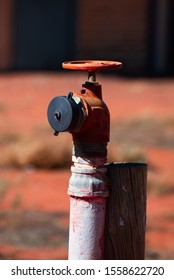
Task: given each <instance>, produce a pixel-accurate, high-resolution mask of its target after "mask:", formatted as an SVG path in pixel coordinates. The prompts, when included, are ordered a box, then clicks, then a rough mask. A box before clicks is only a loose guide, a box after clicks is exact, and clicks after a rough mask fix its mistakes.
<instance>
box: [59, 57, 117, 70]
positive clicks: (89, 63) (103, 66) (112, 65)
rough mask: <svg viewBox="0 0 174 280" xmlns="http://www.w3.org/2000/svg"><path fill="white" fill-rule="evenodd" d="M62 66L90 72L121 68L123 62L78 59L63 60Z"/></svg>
mask: <svg viewBox="0 0 174 280" xmlns="http://www.w3.org/2000/svg"><path fill="white" fill-rule="evenodd" d="M62 67H63V68H65V69H71V70H86V71H89V72H95V71H100V70H116V69H120V68H121V67H122V63H121V62H119V61H109V60H77V61H66V62H63V63H62Z"/></svg>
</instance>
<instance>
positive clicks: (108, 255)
mask: <svg viewBox="0 0 174 280" xmlns="http://www.w3.org/2000/svg"><path fill="white" fill-rule="evenodd" d="M108 178H109V184H110V195H109V198H108V199H107V206H106V221H105V252H104V259H107V260H120V259H122V260H128V259H130V260H136V259H137V260H140V259H144V254H145V229H146V186H147V164H145V163H111V164H109V165H108Z"/></svg>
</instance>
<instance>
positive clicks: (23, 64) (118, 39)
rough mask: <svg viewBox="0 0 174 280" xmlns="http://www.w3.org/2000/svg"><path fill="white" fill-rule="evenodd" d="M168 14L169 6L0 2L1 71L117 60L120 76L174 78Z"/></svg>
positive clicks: (145, 1) (150, 0) (157, 1)
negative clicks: (93, 60)
mask: <svg viewBox="0 0 174 280" xmlns="http://www.w3.org/2000/svg"><path fill="white" fill-rule="evenodd" d="M173 13H174V3H173V1H172V0H165V1H164V0H142V1H138V0H133V1H131V2H130V1H128V0H123V1H110V2H109V3H108V1H107V0H101V1H92V0H89V1H87V0H82V1H78V0H70V1H68V0H57V1H56V0H37V1H34V0H6V1H5V0H1V1H0V69H1V70H43V69H44V70H57V69H60V68H61V66H60V65H61V62H62V61H64V60H72V59H88V58H95V59H106V58H107V59H109V60H113V59H115V58H116V57H118V58H119V59H120V60H121V61H123V62H124V65H125V67H124V69H123V71H122V74H123V73H124V74H129V75H135V74H136V75H148V76H149V75H173V74H174V69H173V68H174V67H173V64H174V55H173V49H174V39H173V25H174V24H173V21H174V19H173V18H174V15H173Z"/></svg>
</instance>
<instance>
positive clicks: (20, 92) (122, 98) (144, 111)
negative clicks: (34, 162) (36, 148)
mask: <svg viewBox="0 0 174 280" xmlns="http://www.w3.org/2000/svg"><path fill="white" fill-rule="evenodd" d="M85 80H86V76H85V74H81V73H75V74H74V73H73V74H71V73H69V72H66V71H65V73H62V72H60V73H14V74H1V75H0V116H1V118H0V129H1V132H3V133H4V132H5V133H7V132H10V133H13V132H14V133H17V132H18V133H21V135H25V136H30V135H31V134H33V133H35V131H36V130H37V129H45V128H46V127H47V126H48V122H47V115H46V111H47V106H48V103H49V102H50V100H51V99H52V98H53V97H55V96H56V95H65V94H67V93H68V92H69V91H78V90H79V89H80V87H81V84H82V83H83V82H84V81H85ZM98 81H99V82H100V83H101V84H102V86H103V99H104V100H105V102H106V104H107V105H108V107H109V110H110V114H111V122H114V121H123V120H130V119H135V118H143V117H146V116H150V117H151V118H153V117H154V118H155V119H158V120H164V119H166V118H168V119H170V120H172V119H174V113H173V108H174V80H172V79H168V80H167V79H164V80H163V79H156V80H153V79H151V80H147V79H126V78H120V77H117V76H108V75H107V76H105V75H98ZM48 127H49V126H48ZM111 133H112V132H111ZM51 137H53V136H52V134H51V129H50V132H49V130H48V138H51ZM149 137H151V135H149ZM41 141H42V139H41ZM55 141H57V143H59V137H58V138H55ZM69 144H70V145H71V143H69ZM144 151H145V154H146V159H147V163H150V166H152V167H154V166H155V170H157V171H156V172H154V171H153V170H151V168H150V170H149V174H148V177H149V178H150V179H151V178H152V179H155V180H156V181H157V182H158V183H159V184H160V186H162V185H165V184H166V183H167V184H169V185H170V186H171V189H170V193H167V191H166V192H165V191H164V193H162V194H159V193H158V192H156V191H152V192H151V193H150V194H149V195H148V200H147V234H146V258H148V259H173V258H174V188H173V186H174V179H173V170H174V149H173V148H163V147H159V146H158V147H157V146H155V147H154V146H147V147H144ZM69 177H70V171H69V170H65V169H59V170H47V169H35V168H32V167H31V168H30V167H27V168H21V169H15V168H12V167H11V168H7V167H6V168H1V169H0V178H1V181H2V182H4V185H5V186H7V188H6V190H5V194H4V192H1V190H0V195H2V198H1V197H0V207H1V215H0V228H1V233H0V259H66V258H67V247H68V245H67V244H68V217H69V197H68V195H67V187H68V180H69ZM164 188H165V187H164ZM2 190H4V189H2ZM33 220H34V222H33ZM37 224H38V228H37ZM33 227H36V229H37V231H36V232H33ZM59 235H60V242H59V240H58V238H57V236H59ZM38 239H40V240H39V241H38Z"/></svg>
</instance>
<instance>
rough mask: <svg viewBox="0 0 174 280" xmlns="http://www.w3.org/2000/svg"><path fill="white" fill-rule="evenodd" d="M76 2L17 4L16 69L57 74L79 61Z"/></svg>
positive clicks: (23, 1)
mask: <svg viewBox="0 0 174 280" xmlns="http://www.w3.org/2000/svg"><path fill="white" fill-rule="evenodd" d="M76 10H77V9H76V0H71V1H68V0H16V13H15V14H16V22H15V55H14V56H15V59H14V69H20V70H24V69H31V70H41V69H43V70H55V69H58V68H60V67H61V62H62V61H64V60H69V59H71V60H72V59H74V58H75V40H76V38H75V33H76V32H75V31H76Z"/></svg>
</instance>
